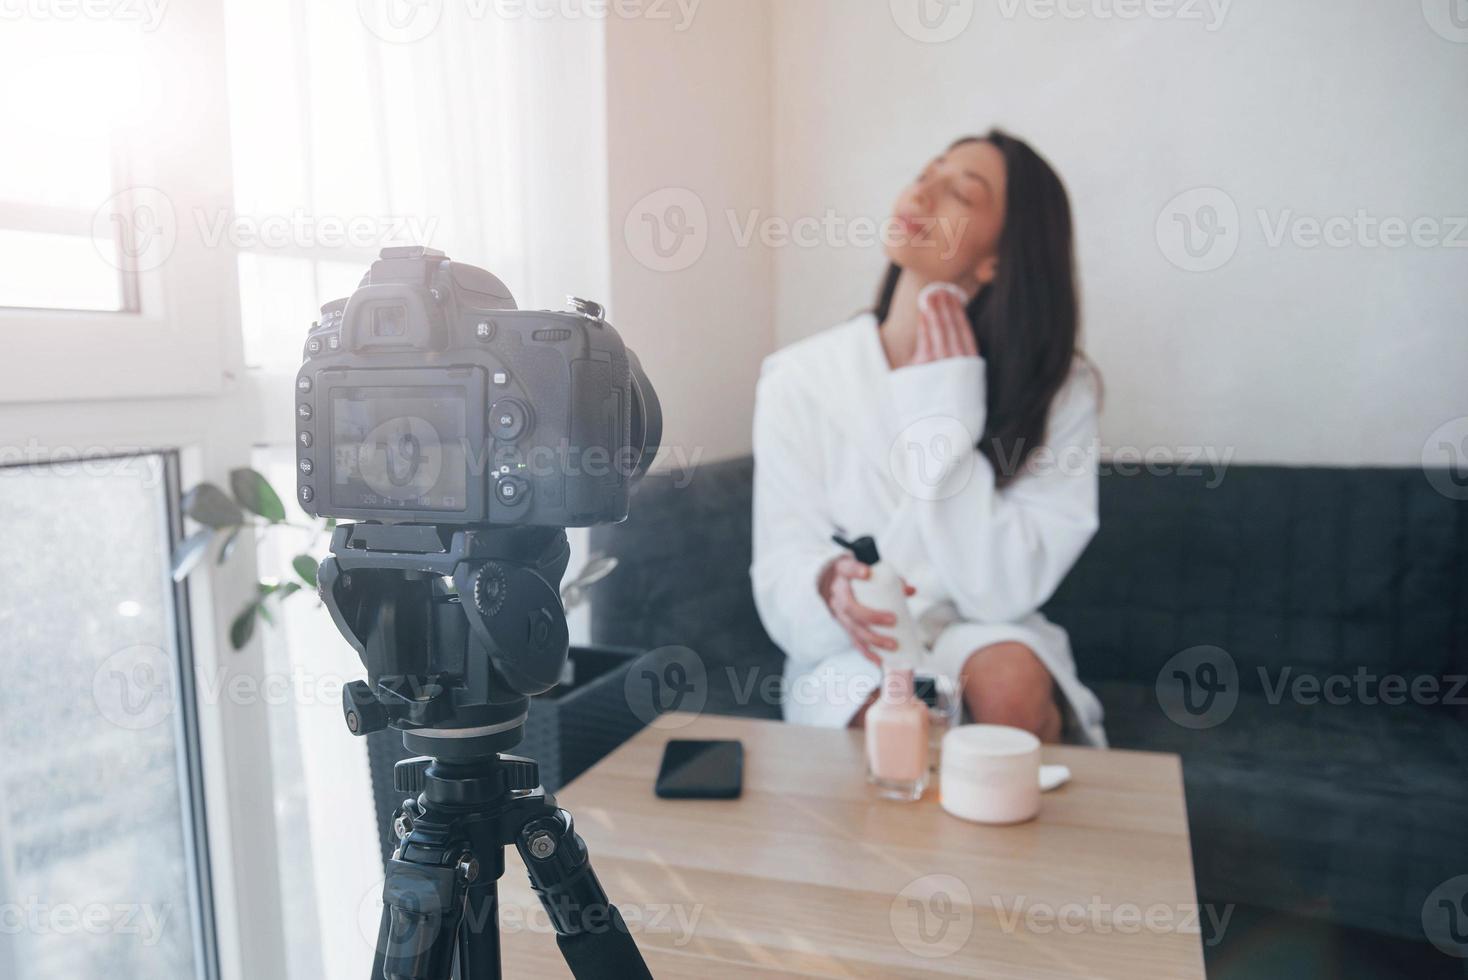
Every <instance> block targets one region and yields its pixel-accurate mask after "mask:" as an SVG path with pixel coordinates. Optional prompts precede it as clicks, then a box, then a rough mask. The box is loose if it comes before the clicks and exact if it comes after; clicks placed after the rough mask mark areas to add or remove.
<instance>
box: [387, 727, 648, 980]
mask: <svg viewBox="0 0 1468 980" xmlns="http://www.w3.org/2000/svg"><path fill="white" fill-rule="evenodd" d="M394 778H395V781H396V783H397V786H398V789H399V790H400V791H403V792H410V793H415V794H420V795H416V796H415V797H414V798H413V799H410V800H408V801H406V802H405V803H404V804H403V807H402V809H401V810H400V811H399V813H398V816H397V820H396V825H397V827H398V829H399V833H400V835H401V843H400V844H399V846H398V850H397V852H396V853H395V854H394V856H393V859H392V861H391V863H390V866H389V868H388V875H387V883H386V886H385V888H384V891H383V910H382V922H381V924H380V926H379V927H378V936H377V955H376V958H375V959H374V961H373V967H372V970H373V976H374V977H385V978H388V980H397V978H400V977H402V978H413V980H420V978H438V977H448V976H449V972H450V967H451V966H452V965H453V963H454V962H455V959H457V963H458V977H459V980H482V978H486V977H498V976H499V975H500V958H499V929H498V913H499V896H498V888H497V882H498V880H499V877H500V876H501V875H502V874H504V871H505V858H504V847H505V846H506V845H508V844H513V845H514V846H515V849H516V850H518V851H519V852H520V857H521V859H522V860H523V861H524V862H525V867H526V869H527V870H528V871H529V872H530V880H531V883H532V884H533V886H534V888H535V893H536V895H538V896H539V898H540V901H541V904H542V905H544V906H545V910H546V912H547V914H548V915H549V916H550V921H551V923H552V924H553V925H554V926H555V930H556V944H557V945H558V946H560V948H561V955H562V956H564V957H565V959H566V964H567V966H569V967H570V968H571V973H572V974H573V975H574V976H576V977H578V978H590V977H608V978H612V977H618V978H622V977H626V978H639V977H647V978H650V977H651V974H650V973H648V971H647V967H646V966H645V965H644V964H643V962H642V956H641V954H639V953H638V951H637V946H636V945H635V944H634V943H633V941H632V937H631V936H630V935H629V934H628V932H627V926H626V923H624V922H623V921H622V916H621V914H620V913H619V912H618V911H617V909H616V906H614V905H612V904H611V903H610V902H609V901H608V900H607V895H606V892H605V891H603V890H602V887H601V883H600V882H598V881H597V878H596V873H595V872H594V871H593V870H592V869H591V862H590V860H589V858H588V856H587V853H586V845H585V844H584V843H583V842H582V840H581V837H580V835H578V834H577V833H576V829H575V826H574V825H573V823H572V819H571V814H570V813H568V812H567V811H565V810H562V809H560V808H558V807H557V806H556V803H555V800H554V799H552V798H551V797H550V796H549V795H548V794H547V793H546V792H545V791H544V790H543V789H540V788H538V786H539V782H540V778H539V774H538V771H537V768H536V765H535V763H534V762H533V761H531V760H530V759H521V758H517V757H515V756H496V757H494V758H491V759H487V760H485V761H483V762H480V763H469V764H449V763H443V762H434V761H432V760H430V759H409V760H408V761H406V762H400V763H398V765H397V768H396V770H395V772H394Z"/></svg>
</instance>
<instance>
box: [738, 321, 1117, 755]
mask: <svg viewBox="0 0 1468 980" xmlns="http://www.w3.org/2000/svg"><path fill="white" fill-rule="evenodd" d="M1097 398H1098V395H1097V385H1096V382H1095V379H1094V377H1093V375H1092V374H1091V372H1090V370H1089V369H1088V368H1087V367H1086V366H1085V365H1084V363H1083V362H1080V361H1077V363H1076V367H1075V369H1074V370H1073V371H1072V373H1071V376H1070V378H1069V380H1068V381H1067V382H1066V384H1065V385H1064V387H1063V388H1062V389H1061V391H1060V392H1059V394H1058V395H1057V397H1056V399H1055V402H1054V404H1053V406H1052V408H1051V412H1050V419H1049V426H1048V429H1047V433H1046V440H1045V444H1044V446H1042V447H1040V448H1039V449H1037V450H1036V452H1035V453H1034V454H1033V455H1032V456H1031V457H1030V458H1029V459H1028V460H1027V461H1026V463H1025V466H1024V469H1023V470H1022V471H1021V475H1020V476H1019V477H1018V478H1017V479H1016V480H1015V481H1014V482H1012V483H1010V484H1009V486H1007V487H1006V488H1004V489H1003V490H999V489H997V488H996V486H995V478H994V477H995V474H994V469H993V467H992V466H991V464H990V463H989V461H988V460H987V459H986V458H985V457H984V456H983V455H982V454H981V453H979V452H978V450H977V449H976V448H975V445H976V444H977V442H978V440H979V436H980V435H981V434H982V433H983V430H984V422H985V415H986V399H985V375H984V362H983V360H982V359H981V358H975V357H966V358H951V359H947V360H942V361H937V362H933V363H930V364H922V365H917V366H913V367H905V368H902V369H900V370H897V371H893V370H892V369H891V368H890V367H889V365H888V363H887V358H886V354H885V353H884V351H883V349H882V342H881V337H880V335H879V333H878V329H877V322H876V318H875V317H874V316H872V315H870V314H867V315H863V316H860V317H858V318H857V319H855V320H853V321H851V322H850V323H846V324H843V325H842V326H839V327H835V328H833V329H831V330H827V331H825V332H824V333H821V334H817V335H816V336H814V337H810V338H808V339H806V340H803V341H801V342H799V343H797V344H794V345H793V346H791V347H788V348H786V349H785V350H782V351H780V352H778V353H776V354H774V355H772V356H771V357H770V358H768V359H767V360H766V361H765V364H764V368H763V370H762V372H761V375H760V381H759V388H758V394H757V401H756V407H755V423H754V456H755V477H754V564H753V567H752V568H751V569H750V577H751V579H752V580H753V585H754V597H755V604H756V605H757V606H758V608H759V613H760V618H761V619H762V620H763V621H764V624H765V628H766V629H767V630H768V631H769V634H770V636H771V637H772V638H773V639H774V641H775V643H776V644H778V645H779V646H780V648H781V649H782V650H784V651H785V654H786V657H787V660H786V665H785V700H784V712H785V717H786V719H787V720H789V721H792V722H797V723H800V724H808V725H824V726H831V727H840V726H845V725H847V724H849V723H850V721H851V719H852V717H853V716H854V715H855V714H856V712H857V711H858V710H859V709H860V707H861V705H862V704H863V703H865V701H866V700H867V698H868V697H869V696H870V695H871V693H872V692H874V691H875V690H877V688H878V686H879V682H880V677H879V671H878V669H877V667H876V666H875V665H874V664H872V663H871V662H870V661H868V660H867V659H866V658H865V657H863V656H862V655H861V653H860V652H859V651H857V650H856V649H855V648H854V647H853V646H852V643H851V640H850V638H849V637H848V636H847V635H846V632H845V631H844V630H843V629H842V628H841V626H840V625H839V624H838V623H837V622H836V620H835V619H834V618H832V616H831V613H830V611H829V610H828V609H827V608H826V604H825V602H824V601H823V600H822V599H821V596H820V594H819V593H818V591H817V586H816V582H817V578H818V576H819V573H820V571H821V569H822V568H824V567H825V565H826V563H827V562H829V561H830V560H831V559H832V558H834V557H836V556H837V555H839V554H841V548H840V546H838V545H836V544H835V543H833V542H832V540H831V536H832V534H833V533H836V532H837V531H838V530H839V531H840V532H841V533H843V534H844V535H846V536H849V537H851V538H856V537H861V536H863V535H868V534H869V535H872V536H873V537H875V538H876V540H877V546H878V549H879V550H880V552H881V555H882V559H883V561H884V562H890V563H891V565H892V566H893V568H894V569H895V570H896V571H897V572H899V573H900V574H901V575H902V576H903V577H904V578H906V579H907V581H908V582H909V583H911V584H912V585H913V586H915V587H916V589H917V594H916V595H915V596H914V597H913V598H912V599H911V601H910V603H911V608H912V611H913V614H914V615H915V616H916V617H917V618H918V622H919V626H920V628H921V630H922V632H923V634H924V638H925V642H927V643H928V644H930V645H931V654H930V655H929V658H928V664H927V666H928V668H929V669H931V670H933V671H934V672H937V673H943V674H946V675H948V676H949V677H950V678H953V679H955V680H956V679H957V674H958V671H959V670H960V668H962V666H963V664H964V662H965V661H966V660H967V659H968V657H969V655H971V654H972V653H973V652H974V651H976V650H980V649H983V648H984V647H987V646H991V645H993V644H996V643H1004V642H1009V641H1018V642H1021V643H1024V644H1025V645H1026V646H1028V647H1029V648H1030V649H1032V650H1034V651H1035V653H1036V654H1037V655H1038V656H1039V658H1040V660H1041V661H1043V662H1044V664H1045V666H1046V667H1047V668H1049V670H1050V673H1051V674H1052V675H1054V677H1055V681H1056V685H1057V687H1058V688H1059V690H1060V692H1061V694H1062V695H1063V697H1064V703H1065V707H1066V708H1067V709H1068V711H1067V714H1068V716H1069V718H1068V721H1069V722H1070V724H1071V726H1072V728H1073V730H1074V731H1075V732H1076V734H1078V735H1079V736H1080V737H1081V738H1083V739H1084V740H1085V741H1087V742H1089V743H1090V744H1093V745H1104V744H1105V740H1106V736H1105V732H1104V730H1103V728H1102V725H1101V722H1102V712H1101V704H1100V702H1099V701H1098V700H1097V699H1096V696H1095V695H1094V694H1092V693H1091V691H1090V690H1088V689H1087V688H1086V687H1085V686H1084V685H1083V684H1081V682H1080V680H1079V679H1078V678H1077V677H1076V669H1075V660H1074V658H1073V657H1072V656H1071V651H1070V641H1069V638H1068V637H1067V636H1066V633H1065V630H1063V629H1061V628H1060V627H1059V626H1056V625H1055V624H1053V623H1051V622H1049V621H1048V620H1047V619H1046V618H1045V617H1044V616H1042V615H1041V614H1040V613H1039V612H1038V611H1037V610H1038V609H1039V607H1040V606H1041V605H1043V604H1044V603H1045V601H1046V600H1047V599H1049V598H1050V596H1051V594H1052V593H1054V591H1055V589H1056V587H1057V586H1059V584H1060V582H1061V580H1062V579H1063V578H1064V577H1065V575H1066V573H1067V572H1069V571H1070V568H1071V566H1072V565H1073V564H1074V563H1075V561H1076V559H1077V558H1078V557H1079V556H1080V554H1081V551H1082V550H1083V549H1084V548H1085V547H1086V544H1087V543H1088V542H1089V541H1090V540H1091V537H1092V535H1093V534H1095V532H1096V526H1097V515H1096V496H1097V458H1096V452H1097V444H1098V438H1097V419H1096V416H1097Z"/></svg>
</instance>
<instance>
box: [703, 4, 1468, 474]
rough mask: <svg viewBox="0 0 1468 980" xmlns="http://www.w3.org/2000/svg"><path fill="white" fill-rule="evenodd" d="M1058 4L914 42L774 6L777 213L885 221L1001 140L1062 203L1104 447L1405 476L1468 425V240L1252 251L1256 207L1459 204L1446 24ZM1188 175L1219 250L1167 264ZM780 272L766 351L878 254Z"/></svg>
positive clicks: (1399, 209) (830, 251) (889, 23)
mask: <svg viewBox="0 0 1468 980" xmlns="http://www.w3.org/2000/svg"><path fill="white" fill-rule="evenodd" d="M709 2H710V3H712V2H713V0H709ZM918 2H931V4H932V7H931V9H932V10H938V9H940V8H939V5H938V4H937V2H936V0H910V3H909V6H912V5H915V4H916V3H918ZM1434 2H1435V0H1428V3H1427V4H1426V5H1425V6H1426V7H1427V8H1429V9H1432V8H1433V3H1434ZM1449 2H1451V0H1443V3H1442V4H1441V6H1442V8H1443V10H1444V11H1446V9H1447V6H1448V3H1449ZM904 3H908V0H896V3H895V4H894V6H895V7H896V8H898V9H901V8H902V7H903V4H904ZM1062 5H1063V6H1061V7H1060V8H1056V7H1055V5H1054V4H1053V2H1052V4H1051V5H1050V6H1047V5H1046V4H1044V3H1043V2H1036V3H1028V4H1027V3H1025V2H1020V0H993V2H988V0H984V2H979V3H977V4H974V3H973V2H970V0H958V2H957V3H955V4H953V5H952V6H951V7H950V8H949V10H950V16H953V17H957V18H960V19H959V20H954V21H949V22H948V24H947V25H946V26H949V27H951V28H956V27H958V26H961V24H962V18H963V17H964V16H965V15H968V14H971V15H972V21H971V22H970V23H969V24H968V25H967V27H966V29H964V30H963V31H962V33H961V34H959V35H958V36H957V37H956V38H955V39H953V40H950V41H948V42H947V43H923V42H921V41H919V40H915V39H914V38H913V37H910V36H908V35H907V34H905V33H904V32H903V31H902V30H900V29H899V28H898V26H897V23H896V18H895V16H894V15H893V14H892V11H891V10H889V4H888V3H885V2H871V3H869V4H865V5H860V6H862V8H863V9H862V12H861V13H858V12H857V9H856V8H857V7H858V6H859V5H857V4H853V3H851V2H850V0H780V2H777V3H775V4H774V5H773V18H774V20H773V38H774V69H773V72H774V74H773V77H774V101H773V107H774V120H775V128H774V162H775V173H776V175H777V176H776V181H775V197H774V205H775V210H776V212H777V213H779V214H780V215H783V216H786V217H790V218H795V217H800V216H816V217H819V216H822V215H824V214H825V213H826V212H827V210H828V209H835V211H836V212H837V214H838V215H839V216H842V217H844V218H852V217H861V216H875V217H877V218H881V217H883V216H885V215H887V214H888V213H889V212H888V209H889V207H890V204H891V201H892V199H893V198H894V196H895V194H896V192H897V191H898V189H899V188H900V187H901V186H902V184H903V183H904V182H905V181H906V180H908V179H910V177H911V175H912V174H913V173H915V172H916V170H917V169H918V168H919V166H920V165H921V164H922V162H923V161H924V160H925V159H926V158H927V157H928V156H929V155H931V154H932V153H934V152H936V151H937V150H939V149H940V148H941V147H943V146H944V145H946V143H947V141H949V140H950V139H951V138H953V137H955V136H958V135H960V134H964V133H969V132H972V131H976V130H983V129H986V128H988V127H989V126H991V125H994V124H999V125H1003V126H1005V127H1007V128H1010V129H1012V130H1013V131H1014V132H1016V133H1017V134H1020V135H1022V136H1024V137H1026V138H1028V139H1029V140H1031V141H1032V142H1033V144H1034V145H1035V146H1036V147H1037V148H1039V149H1040V150H1041V152H1043V153H1044V154H1046V155H1047V156H1048V157H1049V158H1050V159H1051V160H1052V162H1053V163H1054V164H1055V165H1056V167H1057V169H1058V170H1059V171H1060V173H1061V174H1062V176H1063V177H1064V178H1065V179H1066V181H1067V183H1068V185H1069V187H1070V190H1071V193H1072V196H1073V201H1074V205H1075V210H1076V216H1077V223H1078V233H1079V252H1080V262H1081V271H1082V279H1083V290H1084V293H1083V294H1084V301H1085V314H1086V316H1085V324H1086V326H1085V329H1086V344H1087V347H1088V349H1089V351H1090V352H1091V354H1092V355H1093V357H1094V359H1095V360H1096V361H1097V362H1098V363H1099V364H1100V366H1101V368H1102V370H1103V372H1104V374H1105V377H1106V380H1107V387H1108V400H1107V404H1106V414H1105V419H1104V424H1103V441H1104V442H1105V443H1106V444H1107V445H1108V446H1109V447H1113V448H1116V447H1127V446H1136V447H1150V446H1161V447H1182V446H1196V445H1204V444H1208V445H1212V446H1214V447H1215V448H1216V449H1218V450H1220V451H1227V450H1233V451H1235V452H1236V453H1237V458H1238V459H1239V460H1240V461H1254V462H1290V463H1318V464H1357V463H1369V464H1395V465H1418V464H1419V463H1420V461H1421V459H1422V453H1423V445H1424V442H1425V440H1426V439H1427V438H1428V435H1429V434H1430V433H1431V432H1432V431H1433V430H1434V429H1436V428H1437V427H1438V426H1439V425H1441V424H1443V423H1444V422H1447V421H1448V420H1450V419H1453V418H1457V417H1461V416H1464V415H1465V414H1468V313H1465V311H1468V229H1458V231H1457V234H1458V236H1459V245H1460V246H1463V247H1459V248H1446V247H1419V246H1414V245H1408V246H1407V247H1403V248H1384V247H1376V248H1371V247H1363V246H1362V245H1359V244H1355V245H1352V246H1350V247H1345V248H1333V247H1324V246H1321V247H1315V248H1305V247H1299V246H1297V245H1295V244H1291V243H1290V242H1289V241H1286V242H1285V244H1283V245H1280V246H1272V245H1271V244H1270V243H1269V241H1268V237H1267V235H1266V233H1265V231H1264V230H1263V229H1262V227H1261V223H1260V220H1259V217H1258V215H1257V211H1258V210H1259V209H1264V210H1265V211H1266V212H1267V213H1268V216H1269V221H1270V222H1271V224H1272V223H1275V222H1278V221H1279V220H1280V219H1281V217H1285V216H1287V215H1288V214H1289V213H1290V212H1293V214H1294V215H1297V216H1314V217H1315V218H1320V219H1324V218H1328V217H1331V216H1337V215H1344V216H1346V217H1354V216H1355V215H1356V214H1357V212H1358V211H1360V210H1362V209H1364V211H1365V212H1366V213H1367V215H1368V216H1371V217H1374V218H1378V219H1380V218H1388V217H1396V218H1400V219H1405V221H1406V222H1411V221H1413V220H1415V219H1418V218H1421V217H1424V216H1425V217H1432V218H1437V219H1444V218H1449V217H1452V216H1468V194H1465V186H1468V181H1465V161H1468V112H1465V102H1464V98H1465V96H1468V43H1455V42H1454V41H1452V40H1449V39H1448V36H1444V35H1451V36H1456V37H1459V38H1460V39H1461V40H1463V41H1468V30H1464V31H1460V32H1457V33H1456V34H1454V31H1453V29H1452V27H1451V22H1450V21H1446V20H1443V19H1442V18H1438V22H1439V24H1440V25H1445V26H1443V35H1440V34H1439V33H1438V32H1436V31H1435V30H1434V28H1433V27H1432V26H1431V25H1430V24H1429V21H1428V18H1427V17H1426V16H1425V14H1424V4H1421V3H1418V2H1416V0H1401V2H1396V3H1381V2H1379V0H1346V2H1341V0H1291V2H1289V3H1281V2H1269V0H1237V2H1235V3H1233V4H1231V5H1229V6H1228V7H1226V8H1222V9H1224V10H1225V11H1226V12H1225V14H1224V17H1223V19H1222V22H1221V24H1219V23H1218V22H1217V21H1216V14H1215V13H1213V12H1209V8H1208V7H1207V6H1206V5H1204V4H1199V5H1198V10H1199V12H1200V13H1201V14H1202V17H1203V20H1201V21H1196V20H1195V21H1189V20H1184V19H1178V18H1176V17H1173V18H1165V19H1147V18H1146V17H1143V18H1141V19H1137V20H1133V21H1123V20H1119V19H1115V18H1112V19H1103V18H1102V17H1100V16H1097V14H1098V13H1104V12H1106V11H1110V10H1114V9H1116V8H1117V7H1118V6H1120V7H1123V8H1125V5H1124V4H1117V3H1115V2H1113V0H1094V2H1093V0H1062ZM1137 6H1138V7H1140V8H1142V9H1146V8H1145V5H1141V4H1138V5H1137ZM1190 6H1191V5H1190ZM1047 9H1064V10H1069V11H1072V12H1078V13H1080V14H1081V15H1082V16H1080V17H1078V18H1066V17H1063V16H1060V15H1059V14H1057V15H1056V16H1054V17H1053V18H1051V19H1043V16H1042V15H1043V14H1044V12H1045V10H1047ZM1215 9H1219V8H1215ZM1009 12H1012V15H1011V14H1010V13H1009ZM1210 24H1212V26H1216V27H1217V29H1216V30H1209V29H1208V28H1209V26H1210ZM1202 186H1211V187H1216V188H1219V189H1222V190H1223V191H1225V192H1226V194H1227V195H1228V198H1230V199H1231V200H1232V201H1233V202H1234V203H1235V204H1236V206H1237V208H1238V209H1239V212H1240V216H1241V217H1240V222H1239V223H1237V224H1235V223H1233V222H1231V221H1228V220H1226V221H1225V225H1226V227H1229V228H1232V229H1237V232H1238V236H1239V237H1238V238H1237V252H1236V254H1234V255H1233V257H1232V259H1231V261H1228V262H1227V263H1226V264H1223V265H1222V267H1221V268H1217V269H1215V270H1212V271H1207V272H1189V271H1184V270H1183V269H1181V268H1179V267H1177V266H1176V265H1174V264H1173V263H1172V262H1171V261H1169V258H1168V256H1167V255H1165V254H1164V251H1163V247H1160V245H1159V237H1158V234H1157V232H1156V226H1157V224H1158V221H1159V217H1160V216H1161V217H1162V219H1163V228H1164V229H1165V230H1167V232H1168V234H1166V235H1164V236H1163V238H1162V239H1161V242H1162V244H1163V245H1165V247H1166V248H1167V249H1168V250H1169V253H1170V254H1173V255H1175V256H1178V257H1181V256H1182V255H1183V253H1181V252H1179V251H1178V249H1179V242H1178V240H1177V238H1176V235H1177V234H1178V233H1179V229H1180V227H1181V226H1179V225H1177V224H1175V223H1174V222H1173V220H1172V215H1171V214H1170V213H1169V214H1164V211H1165V209H1166V208H1167V206H1168V204H1169V202H1170V201H1171V200H1172V199H1173V198H1174V196H1175V195H1177V194H1179V192H1182V191H1185V190H1188V189H1191V188H1195V187H1202ZM1214 199H1216V195H1215V198H1214ZM1210 200H1213V199H1210ZM1183 203H1184V204H1188V205H1196V204H1198V203H1207V200H1205V201H1202V202H1200V201H1185V202H1183ZM1452 224H1453V223H1448V224H1443V225H1442V226H1441V231H1442V232H1443V234H1444V235H1446V234H1448V233H1450V232H1452V230H1453V228H1452ZM1428 230H1429V231H1430V230H1431V229H1428ZM1307 231H1308V229H1307ZM1373 234H1374V233H1373ZM1349 237H1350V238H1352V239H1353V240H1359V239H1357V236H1356V233H1355V232H1351V233H1350V236H1349ZM1229 242H1230V239H1229V238H1228V237H1220V238H1219V239H1217V242H1216V250H1215V251H1213V252H1211V253H1209V255H1208V257H1210V258H1213V259H1214V260H1215V261H1217V260H1219V259H1221V258H1223V257H1224V256H1226V255H1227V248H1228V247H1229ZM1199 243H1200V244H1201V240H1199ZM774 261H775V278H776V297H777V301H776V304H775V323H776V336H777V339H778V342H779V344H781V345H783V344H786V343H789V342H790V341H793V340H795V339H798V338H799V337H802V336H805V335H807V334H810V333H813V332H815V331H817V330H819V329H821V328H823V327H825V326H827V325H829V324H831V323H834V322H836V321H837V320H839V319H842V318H844V317H845V316H847V315H848V314H849V313H850V312H851V311H852V310H854V309H856V308H858V307H861V306H863V305H868V304H869V303H870V302H871V295H872V292H873V290H874V289H875V286H876V281H877V277H878V274H879V272H880V269H881V258H880V255H879V253H878V252H877V251H876V250H873V249H857V248H841V247H832V245H831V243H830V242H827V243H826V244H824V245H822V246H821V247H818V248H800V247H784V248H778V249H776V250H775V259H774ZM1465 428H1468V423H1465ZM1464 434H1465V435H1468V432H1465V433H1464Z"/></svg>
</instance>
